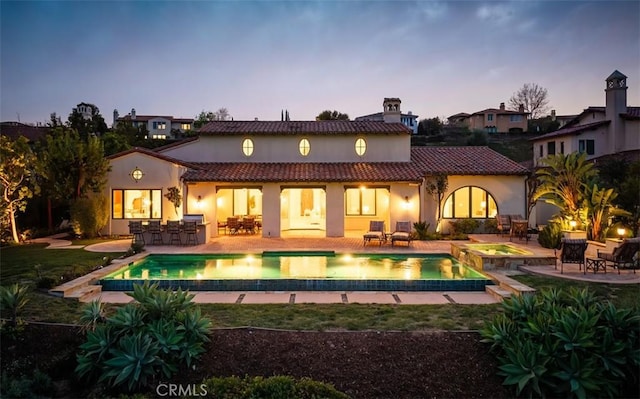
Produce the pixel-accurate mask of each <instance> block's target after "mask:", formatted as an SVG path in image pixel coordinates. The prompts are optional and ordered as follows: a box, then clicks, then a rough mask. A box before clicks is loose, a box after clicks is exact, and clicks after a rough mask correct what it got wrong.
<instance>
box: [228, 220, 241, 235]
mask: <svg viewBox="0 0 640 399" xmlns="http://www.w3.org/2000/svg"><path fill="white" fill-rule="evenodd" d="M241 227H242V223H240V221H239V220H238V218H236V217H232V218H227V228H228V229H229V234H238V231H239V230H240V228H241Z"/></svg>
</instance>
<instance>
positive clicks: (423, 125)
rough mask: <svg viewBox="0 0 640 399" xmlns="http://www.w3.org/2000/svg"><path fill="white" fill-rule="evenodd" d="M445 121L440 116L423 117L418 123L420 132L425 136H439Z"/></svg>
mask: <svg viewBox="0 0 640 399" xmlns="http://www.w3.org/2000/svg"><path fill="white" fill-rule="evenodd" d="M443 125H444V124H443V123H442V121H441V120H440V118H438V117H435V118H431V119H423V120H421V121H420V123H418V134H419V135H425V136H437V135H439V134H440V133H442V127H443Z"/></svg>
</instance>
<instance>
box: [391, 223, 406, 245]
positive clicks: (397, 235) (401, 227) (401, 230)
mask: <svg viewBox="0 0 640 399" xmlns="http://www.w3.org/2000/svg"><path fill="white" fill-rule="evenodd" d="M396 241H404V242H406V243H407V246H409V245H411V222H396V231H394V232H393V233H392V234H391V246H392V247H393V246H394V245H395V243H396Z"/></svg>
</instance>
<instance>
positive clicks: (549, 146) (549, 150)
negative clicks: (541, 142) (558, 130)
mask: <svg viewBox="0 0 640 399" xmlns="http://www.w3.org/2000/svg"><path fill="white" fill-rule="evenodd" d="M552 149H553V151H552ZM547 155H556V142H555V141H549V142H547Z"/></svg>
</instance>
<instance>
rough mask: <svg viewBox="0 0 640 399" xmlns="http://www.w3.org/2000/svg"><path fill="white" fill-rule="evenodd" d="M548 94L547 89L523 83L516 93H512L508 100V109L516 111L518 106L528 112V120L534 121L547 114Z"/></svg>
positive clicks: (534, 84)
mask: <svg viewBox="0 0 640 399" xmlns="http://www.w3.org/2000/svg"><path fill="white" fill-rule="evenodd" d="M548 97H549V94H548V93H547V89H545V88H544V87H542V86H539V85H538V84H536V83H525V84H524V86H522V87H521V88H520V90H518V91H517V92H515V93H513V95H512V96H511V98H510V99H509V107H510V108H511V109H512V110H514V111H517V110H519V108H520V105H522V106H523V107H524V110H525V111H526V112H529V118H531V119H536V118H539V117H541V116H543V115H545V114H546V113H547V111H548V110H549V106H548V104H549V98H548Z"/></svg>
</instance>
